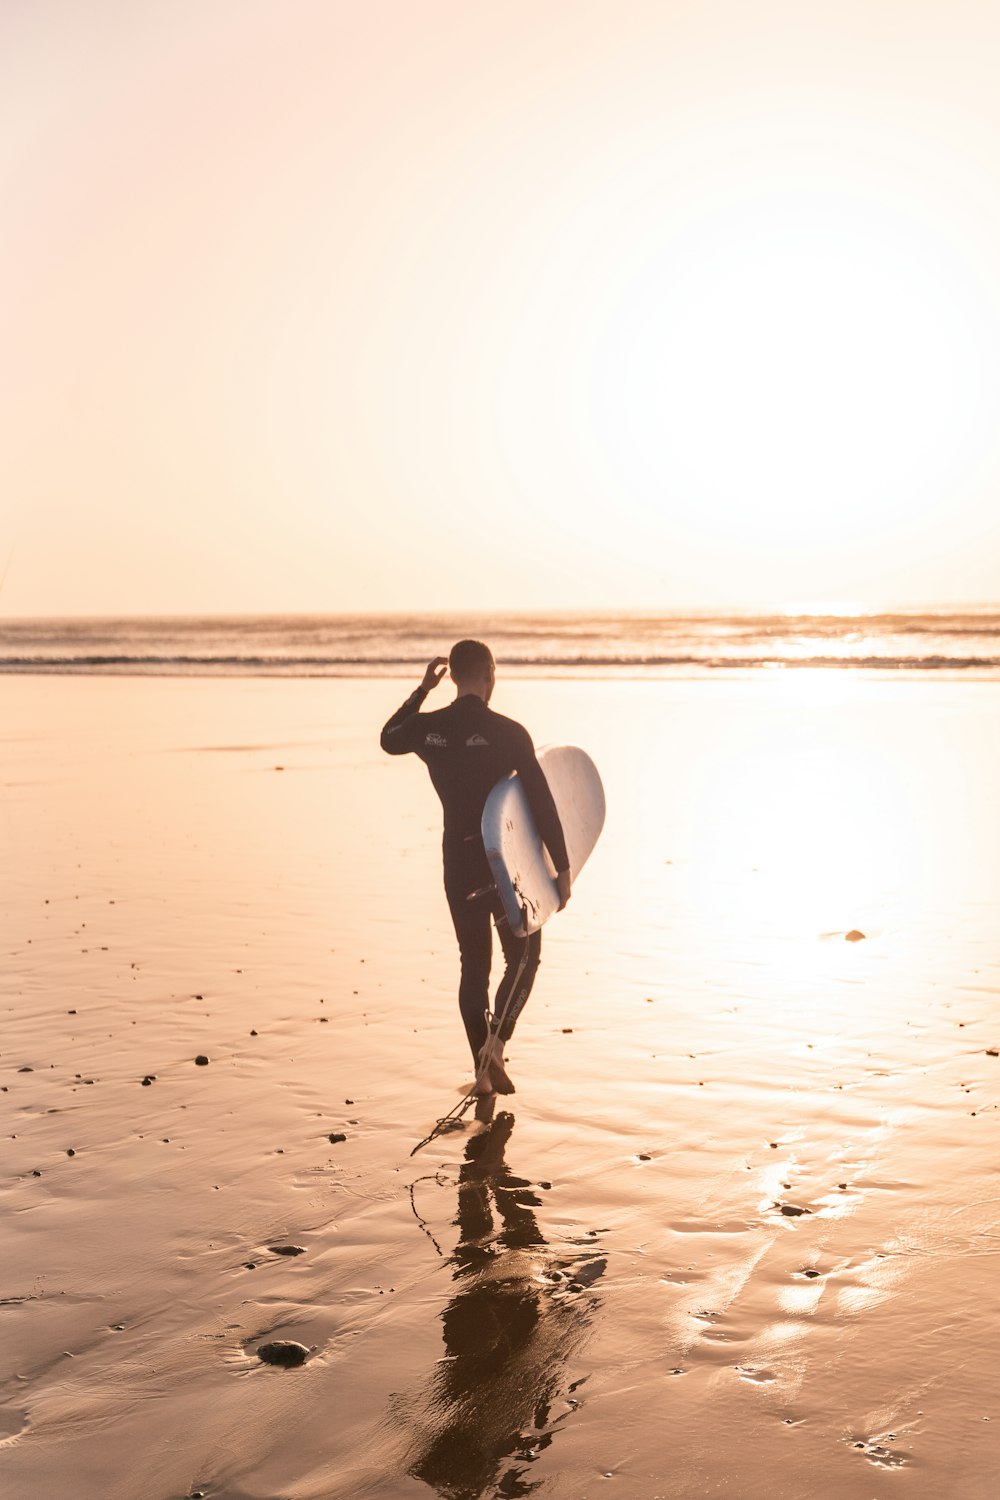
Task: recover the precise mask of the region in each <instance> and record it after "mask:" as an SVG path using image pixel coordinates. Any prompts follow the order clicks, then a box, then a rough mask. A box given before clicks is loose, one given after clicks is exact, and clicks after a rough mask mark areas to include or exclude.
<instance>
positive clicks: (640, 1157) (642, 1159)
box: [639, 1151, 653, 1161]
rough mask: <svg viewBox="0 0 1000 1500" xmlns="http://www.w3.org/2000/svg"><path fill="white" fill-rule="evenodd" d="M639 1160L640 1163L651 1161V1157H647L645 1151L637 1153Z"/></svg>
mask: <svg viewBox="0 0 1000 1500" xmlns="http://www.w3.org/2000/svg"><path fill="white" fill-rule="evenodd" d="M639 1160H640V1161H652V1160H653V1158H652V1157H651V1156H649V1155H648V1154H647V1153H646V1152H645V1151H640V1152H639Z"/></svg>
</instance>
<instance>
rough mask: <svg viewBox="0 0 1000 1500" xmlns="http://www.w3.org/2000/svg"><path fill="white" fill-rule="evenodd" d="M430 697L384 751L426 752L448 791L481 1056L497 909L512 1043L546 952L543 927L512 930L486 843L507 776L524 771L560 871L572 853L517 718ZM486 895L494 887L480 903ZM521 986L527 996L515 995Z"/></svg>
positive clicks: (497, 1010) (471, 1015)
mask: <svg viewBox="0 0 1000 1500" xmlns="http://www.w3.org/2000/svg"><path fill="white" fill-rule="evenodd" d="M426 697H427V693H426V691H425V690H424V689H423V688H422V687H419V688H417V690H416V692H414V693H411V694H410V696H409V698H407V700H406V702H405V703H404V704H403V705H402V706H401V707H400V708H398V709H397V710H396V712H395V713H394V714H393V716H392V718H391V719H390V720H389V722H388V723H387V724H386V726H385V728H384V729H383V730H382V749H383V750H384V751H386V753H387V754H388V755H406V754H408V753H410V752H411V751H412V752H413V753H414V754H415V755H419V756H420V759H421V760H422V761H423V762H424V764H425V765H426V767H427V769H428V771H429V772H430V776H431V781H432V782H433V783H434V790H435V791H436V792H437V794H438V796H439V797H440V798H441V805H442V807H443V808H444V889H445V895H446V896H447V898H448V906H449V908H450V910H451V917H452V921H453V922H454V924H455V936H456V937H457V938H458V947H459V952H460V954H461V959H462V978H461V984H460V986H459V991H458V1003H459V1008H460V1010H461V1012H462V1020H463V1021H464V1022H465V1030H466V1034H467V1035H468V1038H469V1045H470V1046H471V1048H472V1056H473V1058H474V1059H475V1058H478V1055H479V1049H480V1048H481V1047H482V1045H483V1043H484V1042H485V1040H486V1035H487V1024H488V1023H487V1013H488V1010H489V982H490V961H491V958H492V948H493V940H492V934H491V932H490V918H491V916H492V917H493V919H494V920H495V922H496V926H497V933H498V934H499V937H500V943H501V945H502V947H503V954H504V958H505V960H506V964H507V968H506V972H505V973H504V976H503V979H502V980H501V982H500V987H499V989H498V990H497V995H496V1000H495V1002H494V1007H493V1010H494V1016H495V1017H496V1018H497V1020H499V1018H500V1017H501V1016H503V1017H504V1019H503V1025H502V1026H501V1027H500V1028H499V1030H500V1036H501V1039H502V1040H503V1041H508V1040H509V1039H510V1036H511V1033H512V1032H513V1030H514V1026H515V1024H516V1022H517V1018H518V1016H519V1015H520V1014H521V1011H522V1010H523V1009H524V1003H525V1001H526V1000H527V998H528V995H529V994H530V992H531V986H532V984H533V983H534V980H535V974H536V972H537V970H538V963H539V959H540V957H541V950H542V935H541V932H534V933H532V934H531V936H530V937H527V938H517V937H514V935H513V933H512V932H511V930H510V926H509V924H508V922H507V919H506V917H505V916H504V914H503V908H502V906H501V905H500V901H499V899H498V897H497V896H496V894H495V893H494V891H493V876H492V874H491V872H490V867H489V864H488V862H487V859H486V852H485V850H484V848H483V835H482V827H481V823H482V816H483V806H484V804H485V802H486V798H487V797H488V796H489V794H490V791H491V790H492V788H493V787H494V786H495V785H496V783H497V782H498V781H499V780H500V778H501V777H502V776H506V775H508V774H509V772H511V771H516V772H517V773H518V775H519V776H520V777H521V779H522V781H523V782H524V790H525V793H526V794H527V798H528V804H529V806H530V808H531V811H532V813H533V815H534V819H535V823H536V825H537V827H538V831H539V833H540V834H541V836H542V838H543V840H544V842H545V846H546V848H547V849H548V851H549V854H550V855H551V857H552V861H553V863H554V865H555V867H556V869H557V870H565V869H568V867H569V860H568V858H567V855H566V842H565V839H564V838H563V831H562V826H561V824H560V822H559V814H558V813H557V812H556V806H555V803H554V802H553V800H552V793H551V792H550V791H549V785H548V782H547V781H546V780H545V776H544V774H543V772H542V768H541V766H540V765H539V764H538V761H537V759H536V758H535V747H534V746H533V744H532V743H531V736H530V735H529V734H528V731H527V730H526V729H525V728H523V726H522V725H520V724H518V723H516V722H515V721H514V720H513V719H505V718H504V717H503V716H502V715H501V714H496V713H494V712H493V710H492V709H491V708H489V707H488V706H487V705H486V704H485V703H484V702H483V700H482V699H481V698H479V697H477V696H476V695H475V694H472V693H468V694H465V695H463V696H462V697H461V698H456V699H455V700H454V702H452V703H449V704H448V706H447V707H446V708H442V709H438V710H437V711H436V712H435V713H427V714H422V713H420V712H419V709H420V706H421V704H422V703H423V701H424V699H425V698H426ZM476 892H483V893H484V894H481V895H479V896H478V897H476V898H475V899H472V900H470V899H469V898H470V897H472V896H474V894H475V893H476ZM515 985H516V986H517V993H516V994H515V995H514V996H513V999H511V992H512V990H513V989H514V986H515ZM508 1000H510V1004H509V1006H508V1004H507V1002H508ZM505 1011H506V1014H504V1013H505Z"/></svg>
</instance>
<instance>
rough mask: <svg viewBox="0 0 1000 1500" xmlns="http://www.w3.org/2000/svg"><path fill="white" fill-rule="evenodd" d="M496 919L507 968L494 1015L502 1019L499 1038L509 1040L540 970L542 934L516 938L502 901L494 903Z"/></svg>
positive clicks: (498, 992) (494, 1006) (497, 995)
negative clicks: (501, 903) (508, 1003)
mask: <svg viewBox="0 0 1000 1500" xmlns="http://www.w3.org/2000/svg"><path fill="white" fill-rule="evenodd" d="M494 918H495V921H496V924H497V935H498V936H499V938H500V945H501V947H502V948H503V956H504V959H505V961H506V964H507V967H506V969H505V970H504V976H503V978H502V979H501V981H500V985H499V988H498V989H497V994H496V999H495V1000H494V1002H493V1015H494V1018H495V1020H496V1021H497V1022H500V1040H501V1041H503V1042H509V1041H510V1039H511V1036H512V1035H513V1032H514V1027H515V1026H516V1025H517V1018H518V1016H519V1015H520V1014H521V1012H522V1010H523V1009H524V1006H525V1002H526V1001H527V998H528V996H529V995H530V994H531V986H532V985H533V984H534V982H535V975H536V974H537V973H538V965H539V963H540V962H541V957H542V934H541V929H539V931H538V932H533V933H531V934H530V935H529V936H528V937H526V938H519V937H515V936H514V934H513V933H512V932H511V930H510V923H509V922H508V921H507V918H506V916H505V914H504V910H503V907H502V906H501V905H500V903H499V902H496V903H495V910H494ZM511 997H513V998H511ZM508 1000H510V1005H509V1007H508V1005H507V1002H508ZM505 1010H506V1015H504V1011H505ZM501 1017H503V1020H502V1022H501Z"/></svg>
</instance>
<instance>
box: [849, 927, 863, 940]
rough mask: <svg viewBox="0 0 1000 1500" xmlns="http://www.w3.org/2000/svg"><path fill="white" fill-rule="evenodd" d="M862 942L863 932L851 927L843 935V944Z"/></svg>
mask: <svg viewBox="0 0 1000 1500" xmlns="http://www.w3.org/2000/svg"><path fill="white" fill-rule="evenodd" d="M864 940H865V934H864V933H863V932H859V931H858V929H857V928H856V927H852V928H851V930H850V932H846V933H845V934H844V942H845V943H863V942H864Z"/></svg>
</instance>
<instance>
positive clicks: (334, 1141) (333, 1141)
mask: <svg viewBox="0 0 1000 1500" xmlns="http://www.w3.org/2000/svg"><path fill="white" fill-rule="evenodd" d="M327 1140H328V1141H329V1142H330V1145H331V1146H337V1145H339V1144H340V1142H341V1141H346V1140H347V1136H346V1135H344V1134H343V1132H342V1131H339V1130H332V1131H331V1132H330V1134H329V1135H328V1136H327Z"/></svg>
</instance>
